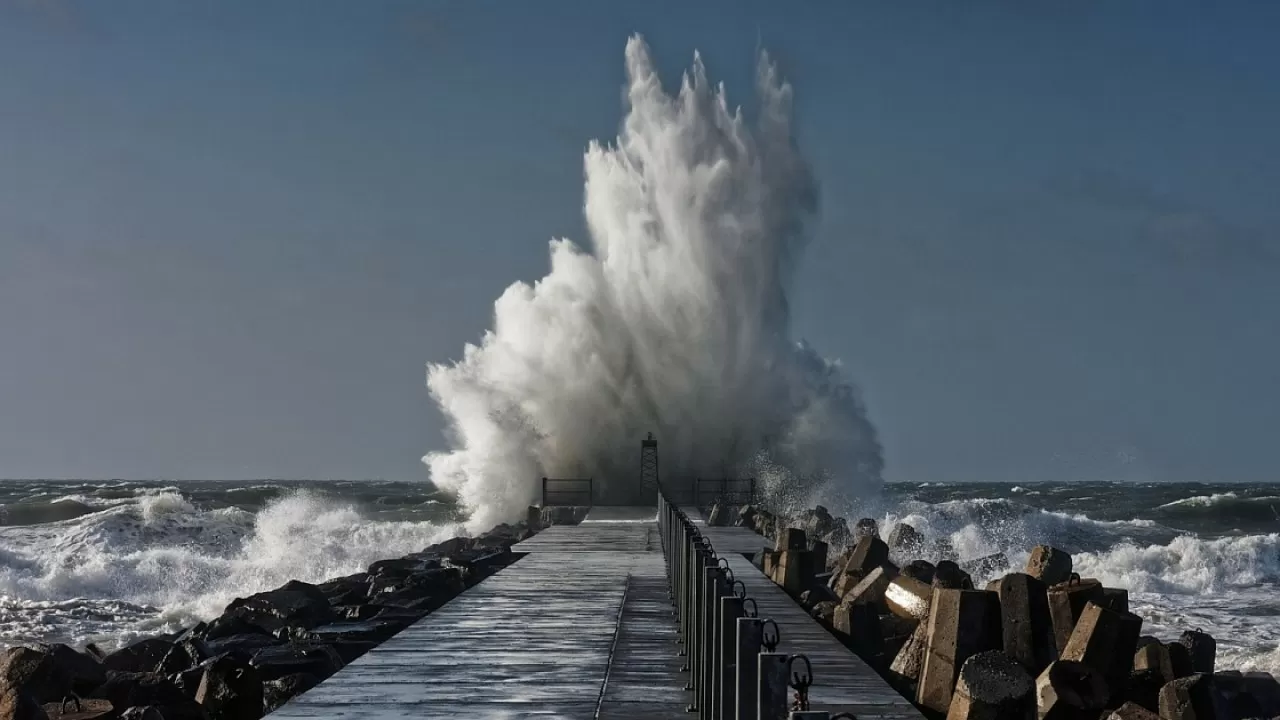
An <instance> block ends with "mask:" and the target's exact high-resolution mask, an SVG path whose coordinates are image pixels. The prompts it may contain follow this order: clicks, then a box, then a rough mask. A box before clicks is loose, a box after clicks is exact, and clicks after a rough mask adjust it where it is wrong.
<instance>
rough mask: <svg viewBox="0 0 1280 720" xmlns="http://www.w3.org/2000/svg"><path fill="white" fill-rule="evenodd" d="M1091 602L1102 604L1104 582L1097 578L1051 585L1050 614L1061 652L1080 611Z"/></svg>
mask: <svg viewBox="0 0 1280 720" xmlns="http://www.w3.org/2000/svg"><path fill="white" fill-rule="evenodd" d="M1028 564H1029V563H1028ZM1027 574H1028V575H1031V576H1032V577H1035V575H1034V574H1032V573H1027ZM1091 602H1092V603H1095V604H1098V605H1101V604H1102V583H1100V582H1098V581H1097V580H1069V581H1067V582H1063V583H1058V584H1057V585H1050V586H1049V616H1050V618H1052V620H1053V637H1054V642H1055V643H1056V644H1057V646H1058V652H1059V653H1061V652H1062V650H1063V649H1065V648H1066V647H1067V641H1068V640H1070V639H1071V631H1072V630H1074V629H1075V627H1076V621H1077V620H1079V619H1080V613H1083V612H1084V608H1085V606H1086V605H1088V604H1089V603H1091Z"/></svg>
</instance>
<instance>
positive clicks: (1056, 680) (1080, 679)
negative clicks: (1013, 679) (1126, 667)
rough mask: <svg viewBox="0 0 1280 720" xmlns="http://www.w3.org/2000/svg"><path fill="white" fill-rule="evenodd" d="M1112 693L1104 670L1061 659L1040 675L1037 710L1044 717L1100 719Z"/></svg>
mask: <svg viewBox="0 0 1280 720" xmlns="http://www.w3.org/2000/svg"><path fill="white" fill-rule="evenodd" d="M1110 695H1111V690H1110V689H1109V688H1108V687H1107V681H1106V679H1104V678H1103V677H1102V673H1100V672H1098V671H1096V670H1094V669H1093V668H1091V667H1089V666H1088V665H1085V664H1083V663H1078V662H1075V661H1073V660H1058V661H1057V662H1055V663H1053V664H1052V665H1050V666H1049V667H1047V668H1045V669H1044V672H1042V673H1040V676H1039V677H1037V678H1036V713H1037V715H1038V716H1039V718H1040V720H1096V718H1097V717H1098V714H1099V713H1100V712H1101V711H1102V709H1103V708H1105V707H1106V706H1107V699H1108V697H1109V696H1110Z"/></svg>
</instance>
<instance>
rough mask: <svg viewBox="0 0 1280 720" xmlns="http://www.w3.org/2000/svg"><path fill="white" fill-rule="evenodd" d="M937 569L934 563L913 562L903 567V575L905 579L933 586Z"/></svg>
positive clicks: (926, 561) (924, 561)
mask: <svg viewBox="0 0 1280 720" xmlns="http://www.w3.org/2000/svg"><path fill="white" fill-rule="evenodd" d="M935 570H936V568H934V566H933V563H931V562H929V561H928V560H912V561H911V562H909V563H907V564H906V565H903V566H902V570H901V571H900V572H901V574H902V575H903V576H905V577H909V578H912V579H914V580H919V581H920V582H922V583H924V584H925V585H932V584H933V574H934V571H935Z"/></svg>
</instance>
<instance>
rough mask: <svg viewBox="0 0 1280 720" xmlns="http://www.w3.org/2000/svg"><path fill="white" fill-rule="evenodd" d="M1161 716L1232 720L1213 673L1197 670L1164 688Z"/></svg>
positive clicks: (1177, 719) (1166, 719)
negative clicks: (1197, 671) (1208, 673)
mask: <svg viewBox="0 0 1280 720" xmlns="http://www.w3.org/2000/svg"><path fill="white" fill-rule="evenodd" d="M1160 717H1161V718H1164V720H1229V719H1230V718H1231V717H1232V716H1231V713H1230V710H1229V708H1228V706H1227V702H1226V698H1224V697H1223V696H1222V693H1220V692H1219V691H1218V688H1217V687H1216V686H1215V684H1214V681H1213V676H1212V675H1207V674H1205V673H1196V674H1195V675H1191V676H1190V677H1184V678H1178V679H1177V680H1174V681H1173V682H1171V683H1169V684H1167V685H1165V686H1164V687H1163V688H1161V690H1160Z"/></svg>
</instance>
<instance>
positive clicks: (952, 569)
mask: <svg viewBox="0 0 1280 720" xmlns="http://www.w3.org/2000/svg"><path fill="white" fill-rule="evenodd" d="M933 586H934V587H936V588H944V589H947V590H972V589H973V578H972V577H970V576H969V573H967V572H965V571H964V570H962V569H961V568H960V566H959V565H957V564H956V563H955V561H953V560H939V561H938V564H937V565H936V566H934V569H933Z"/></svg>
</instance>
